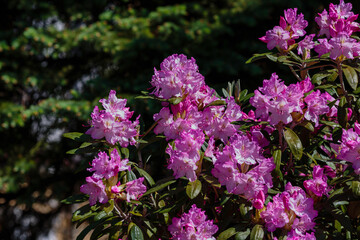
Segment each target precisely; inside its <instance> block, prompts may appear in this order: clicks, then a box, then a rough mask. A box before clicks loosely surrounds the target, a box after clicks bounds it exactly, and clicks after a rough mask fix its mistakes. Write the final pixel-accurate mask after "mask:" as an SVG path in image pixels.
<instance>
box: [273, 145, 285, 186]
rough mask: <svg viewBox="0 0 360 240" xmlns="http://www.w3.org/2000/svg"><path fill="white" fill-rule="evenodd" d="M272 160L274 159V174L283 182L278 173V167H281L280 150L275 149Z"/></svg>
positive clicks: (281, 175) (281, 176)
mask: <svg viewBox="0 0 360 240" xmlns="http://www.w3.org/2000/svg"><path fill="white" fill-rule="evenodd" d="M273 158H274V162H275V166H276V167H275V174H276V175H277V176H279V178H280V180H281V181H282V180H283V174H282V172H281V171H280V167H281V150H280V149H276V150H274V152H273Z"/></svg>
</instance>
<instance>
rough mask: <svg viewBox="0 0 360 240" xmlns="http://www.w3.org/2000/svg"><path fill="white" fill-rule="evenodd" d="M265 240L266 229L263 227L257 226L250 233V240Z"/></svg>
mask: <svg viewBox="0 0 360 240" xmlns="http://www.w3.org/2000/svg"><path fill="white" fill-rule="evenodd" d="M262 239H264V229H263V227H262V226H261V225H255V227H253V229H252V230H251V233H250V240H262Z"/></svg>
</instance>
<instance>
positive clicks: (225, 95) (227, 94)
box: [221, 88, 230, 98]
mask: <svg viewBox="0 0 360 240" xmlns="http://www.w3.org/2000/svg"><path fill="white" fill-rule="evenodd" d="M221 90H222V93H223V95H224V97H226V98H229V97H230V95H229V93H228V91H227V90H226V89H225V88H222V89H221Z"/></svg>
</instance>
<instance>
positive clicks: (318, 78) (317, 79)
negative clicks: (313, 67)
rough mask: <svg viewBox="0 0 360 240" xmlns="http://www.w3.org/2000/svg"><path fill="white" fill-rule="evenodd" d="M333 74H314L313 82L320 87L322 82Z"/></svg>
mask: <svg viewBox="0 0 360 240" xmlns="http://www.w3.org/2000/svg"><path fill="white" fill-rule="evenodd" d="M330 75H331V73H329V72H325V73H324V72H320V73H317V74H314V75H313V76H312V78H311V82H312V83H313V84H317V85H320V84H321V80H323V79H324V78H326V77H328V76H330Z"/></svg>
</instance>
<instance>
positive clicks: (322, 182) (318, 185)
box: [304, 165, 330, 197]
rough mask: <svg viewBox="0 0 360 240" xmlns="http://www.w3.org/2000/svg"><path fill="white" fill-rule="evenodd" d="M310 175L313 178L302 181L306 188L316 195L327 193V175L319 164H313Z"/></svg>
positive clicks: (328, 189)
mask: <svg viewBox="0 0 360 240" xmlns="http://www.w3.org/2000/svg"><path fill="white" fill-rule="evenodd" d="M312 177H313V179H310V180H306V181H304V187H305V188H306V190H307V191H308V192H309V193H312V194H315V195H316V196H318V197H322V196H323V195H327V193H328V192H329V191H330V188H329V186H328V184H327V177H326V176H325V175H324V169H323V168H321V167H320V166H319V165H316V166H314V169H313V174H312Z"/></svg>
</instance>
